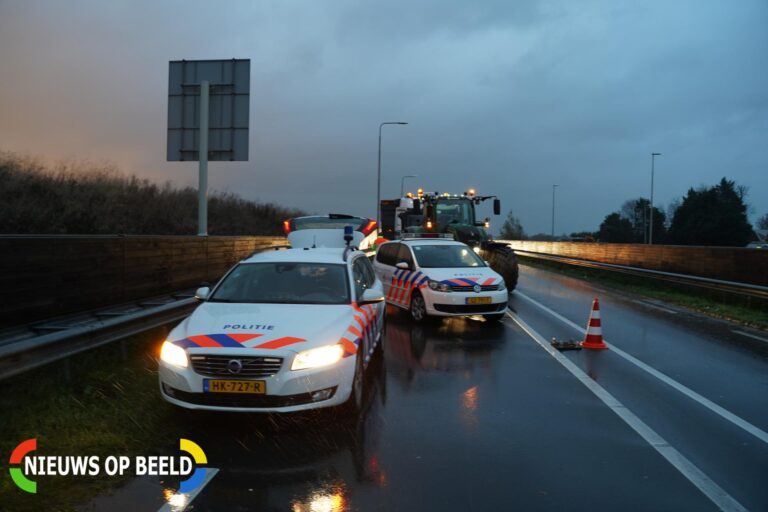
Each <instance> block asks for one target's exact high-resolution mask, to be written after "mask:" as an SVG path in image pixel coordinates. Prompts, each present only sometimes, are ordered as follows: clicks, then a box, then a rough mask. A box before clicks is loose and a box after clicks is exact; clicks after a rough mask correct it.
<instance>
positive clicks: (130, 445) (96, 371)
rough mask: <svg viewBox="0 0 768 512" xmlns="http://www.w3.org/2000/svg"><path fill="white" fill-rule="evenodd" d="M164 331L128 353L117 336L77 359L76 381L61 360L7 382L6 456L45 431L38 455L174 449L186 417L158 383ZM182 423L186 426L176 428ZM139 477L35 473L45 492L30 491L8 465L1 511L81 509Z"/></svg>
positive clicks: (134, 343) (0, 431)
mask: <svg viewBox="0 0 768 512" xmlns="http://www.w3.org/2000/svg"><path fill="white" fill-rule="evenodd" d="M162 339H163V333H162V332H157V331H155V332H153V333H145V334H142V335H139V336H136V337H134V338H132V339H129V340H126V341H125V344H126V351H127V357H126V358H125V359H123V357H122V354H121V350H120V344H119V343H114V344H111V345H107V346H105V347H103V348H100V349H97V350H93V351H90V352H87V353H84V354H81V355H79V356H76V357H74V358H72V359H71V360H70V369H71V376H72V378H71V382H70V383H67V382H66V381H65V378H64V371H63V363H57V364H53V365H49V366H45V367H43V368H40V369H37V370H34V371H31V372H27V373H25V374H22V375H20V376H17V377H15V378H12V379H8V380H5V381H1V382H0V385H2V387H3V388H2V389H3V391H2V394H1V395H0V411H1V413H0V457H2V460H3V461H6V462H7V461H8V457H9V454H10V452H11V451H12V450H13V448H14V447H15V446H16V445H17V444H18V443H20V442H21V441H24V440H26V439H30V438H37V454H38V455H83V456H87V455H97V456H99V458H100V461H102V463H103V461H104V460H105V459H106V457H108V456H109V455H115V456H119V455H127V456H135V455H169V454H174V453H175V452H174V451H170V450H169V447H173V446H175V445H174V443H178V433H179V431H180V430H181V428H180V426H181V424H182V422H183V416H179V415H178V414H174V411H173V410H172V407H171V406H170V405H169V404H166V403H165V402H163V401H162V399H161V398H160V396H159V393H158V388H157V363H156V362H155V359H154V357H155V354H157V349H158V347H159V343H160V340H162ZM174 425H179V428H174ZM131 477H132V476H126V477H124V478H123V479H120V478H117V477H105V476H104V475H101V476H99V477H88V476H85V477H82V476H77V477H72V476H70V477H63V476H58V477H43V476H38V477H35V480H36V481H37V486H38V492H37V494H27V493H25V492H22V491H21V490H19V489H18V488H16V486H15V485H14V483H13V482H12V481H11V479H10V477H9V475H8V472H7V471H6V470H3V475H2V477H0V510H13V511H16V510H74V507H75V506H76V505H77V504H79V503H82V502H83V501H85V500H87V499H89V498H90V497H92V496H94V495H96V494H98V493H100V492H103V491H105V490H107V489H109V488H111V487H115V486H118V485H120V484H122V483H124V482H125V480H127V479H129V478H131Z"/></svg>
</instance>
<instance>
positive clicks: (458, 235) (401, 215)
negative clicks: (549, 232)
mask: <svg viewBox="0 0 768 512" xmlns="http://www.w3.org/2000/svg"><path fill="white" fill-rule="evenodd" d="M489 199H493V214H494V215H499V214H500V213H501V201H500V200H499V199H498V198H497V197H496V196H478V195H477V194H476V193H475V190H474V189H469V190H467V191H466V192H464V193H463V194H462V195H451V194H448V193H443V194H440V193H438V192H435V193H434V194H425V193H424V191H423V190H422V189H419V190H418V193H417V194H416V196H414V195H413V194H411V193H408V195H407V196H406V197H403V198H400V199H385V200H383V201H381V231H380V236H383V237H384V238H387V239H389V240H393V239H395V238H398V237H400V236H404V235H406V236H407V234H408V233H448V234H451V235H453V238H454V239H455V240H458V241H460V242H464V243H465V244H467V245H469V246H470V247H472V249H473V250H474V251H475V252H476V253H478V254H479V255H480V256H481V257H482V258H483V259H484V260H485V261H487V262H488V263H489V264H490V266H491V268H492V269H493V270H495V271H496V272H498V273H499V274H501V276H502V277H503V278H504V282H505V283H506V285H507V288H508V289H509V291H512V290H513V289H514V288H515V286H516V285H517V276H518V266H517V258H516V257H515V252H514V251H513V250H512V248H511V247H509V246H508V245H506V244H503V243H499V242H494V241H493V238H492V237H491V236H490V235H489V234H488V232H487V231H486V230H485V228H488V227H490V220H489V219H488V218H486V219H485V220H483V221H478V220H477V216H476V215H475V207H476V206H477V205H479V204H480V203H482V202H484V201H487V200H489Z"/></svg>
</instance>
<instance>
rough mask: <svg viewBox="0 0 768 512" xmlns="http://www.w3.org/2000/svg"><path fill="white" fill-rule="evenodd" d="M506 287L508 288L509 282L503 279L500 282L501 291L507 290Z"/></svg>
mask: <svg viewBox="0 0 768 512" xmlns="http://www.w3.org/2000/svg"><path fill="white" fill-rule="evenodd" d="M506 289H507V283H505V282H504V280H503V279H502V280H501V282H500V283H499V291H502V290H506Z"/></svg>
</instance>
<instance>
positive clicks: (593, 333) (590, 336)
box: [581, 297, 608, 350]
mask: <svg viewBox="0 0 768 512" xmlns="http://www.w3.org/2000/svg"><path fill="white" fill-rule="evenodd" d="M581 346H582V347H583V348H591V349H595V350H601V349H605V348H608V345H606V344H605V342H604V341H603V330H602V328H601V326H600V301H598V300H597V297H595V300H594V301H593V302H592V313H591V314H590V315H589V323H588V324H587V335H586V336H585V337H584V341H582V342H581Z"/></svg>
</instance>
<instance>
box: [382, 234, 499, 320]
mask: <svg viewBox="0 0 768 512" xmlns="http://www.w3.org/2000/svg"><path fill="white" fill-rule="evenodd" d="M408 236H409V237H410V236H413V238H404V239H402V240H398V241H393V242H387V243H384V244H382V245H381V246H380V247H379V249H378V251H377V253H376V260H375V261H374V264H373V266H374V269H375V270H376V275H377V276H378V277H379V279H381V281H382V283H383V284H384V294H385V295H386V300H387V302H388V303H389V304H393V305H395V306H397V307H400V308H403V309H407V310H409V311H410V313H411V317H412V318H413V319H414V320H416V321H422V320H424V319H425V318H426V317H427V316H430V315H431V316H466V315H483V317H485V319H486V320H501V319H502V318H504V314H505V312H506V310H507V300H508V298H509V295H508V292H507V287H506V285H505V284H504V279H503V278H502V277H501V276H500V275H499V274H497V273H496V272H494V271H493V270H492V269H491V267H489V266H488V264H486V263H485V262H484V261H483V260H482V258H480V256H478V255H477V254H475V252H474V251H473V250H472V249H471V248H470V247H469V246H468V245H466V244H463V243H461V242H456V241H454V240H453V239H451V238H431V237H430V238H420V237H418V235H408ZM432 236H434V235H432Z"/></svg>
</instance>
